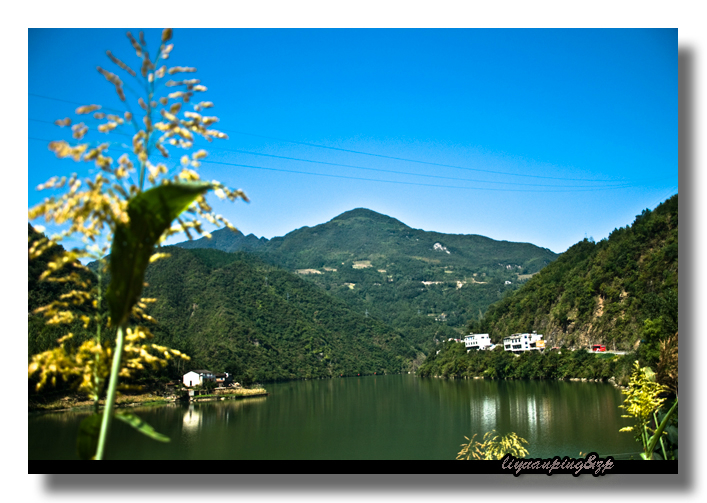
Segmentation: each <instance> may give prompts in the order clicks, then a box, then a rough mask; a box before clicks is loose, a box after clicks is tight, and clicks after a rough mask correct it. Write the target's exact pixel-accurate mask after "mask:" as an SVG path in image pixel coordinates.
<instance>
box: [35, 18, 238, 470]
mask: <svg viewBox="0 0 707 503" xmlns="http://www.w3.org/2000/svg"><path fill="white" fill-rule="evenodd" d="M127 36H128V39H129V40H130V43H131V45H132V47H133V49H134V50H135V53H136V55H137V57H138V59H139V60H140V67H139V70H138V71H135V70H133V69H132V68H131V67H130V66H129V65H128V64H126V63H124V62H123V61H122V60H120V59H118V58H117V57H116V56H115V55H114V54H113V53H111V52H110V51H107V55H108V58H109V59H110V61H111V62H112V63H113V64H115V65H116V66H117V67H118V68H119V70H120V71H122V73H124V74H127V75H128V76H129V77H130V78H132V79H133V80H134V81H135V82H137V89H139V90H140V91H139V92H136V91H135V90H134V89H133V87H131V86H129V85H128V84H126V83H125V82H124V81H123V80H122V79H121V78H120V76H119V75H117V74H115V73H112V72H110V71H108V70H105V69H103V68H102V67H98V68H97V69H98V71H99V73H101V75H103V76H104V77H105V78H106V80H107V81H108V82H109V83H111V84H112V85H113V86H114V87H115V91H116V93H117V94H118V97H119V99H120V100H121V102H122V103H123V104H124V106H125V111H124V112H122V113H118V114H115V113H106V112H105V111H104V110H103V108H102V107H101V106H100V105H94V104H91V105H86V106H81V107H79V108H77V109H76V115H78V116H90V118H91V119H90V120H89V119H88V118H87V119H85V122H86V123H85V122H84V121H83V120H82V121H79V122H77V123H74V122H73V121H72V119H71V118H69V117H67V118H64V119H61V120H58V121H56V122H55V124H56V125H57V126H60V127H70V128H71V136H72V140H71V142H69V141H66V140H60V141H53V142H51V143H49V149H50V150H51V151H53V152H54V153H55V154H56V156H57V157H59V158H69V159H72V160H74V161H76V162H91V163H93V164H94V165H95V171H96V173H95V175H94V176H93V177H92V178H87V179H84V180H81V179H79V177H78V176H77V175H76V174H73V175H71V176H70V177H61V178H59V177H54V178H51V179H50V180H48V181H47V182H46V183H44V184H42V185H40V186H39V187H38V189H39V190H49V189H52V190H54V191H59V192H62V191H63V193H61V195H59V196H50V197H48V198H46V199H45V200H44V201H43V202H41V203H40V204H38V205H36V206H34V207H33V208H31V209H30V210H29V219H30V220H34V219H38V218H44V220H45V221H46V222H47V223H51V224H53V225H54V226H56V227H57V228H59V229H62V230H61V231H60V232H58V233H57V234H54V235H52V236H51V237H46V236H42V237H40V238H39V239H35V240H33V241H32V242H31V243H30V246H29V258H30V259H33V258H37V257H39V256H41V255H43V254H45V253H47V254H48V255H50V254H52V253H55V252H56V250H57V247H56V246H55V245H56V244H58V243H59V242H61V241H64V240H67V239H69V238H74V239H75V238H77V237H80V238H81V241H82V243H83V244H82V245H81V246H77V247H74V248H72V249H70V250H66V251H63V252H61V253H59V254H55V255H52V256H51V259H50V260H49V261H48V263H47V268H46V270H45V271H44V272H43V273H42V275H41V277H40V279H41V280H43V281H54V282H62V283H68V284H71V285H72V286H73V288H74V289H73V290H72V291H70V292H68V293H66V294H63V295H61V296H60V297H59V298H58V299H57V300H55V301H53V302H52V303H50V304H49V305H47V306H44V307H41V308H39V309H37V311H36V312H38V313H42V314H43V315H44V316H45V318H46V323H49V324H62V323H74V322H75V321H76V320H79V321H81V322H82V323H83V328H84V329H88V327H89V326H90V325H91V326H93V325H95V331H96V333H95V336H94V337H93V338H92V339H91V340H86V341H84V342H83V343H81V344H80V345H78V346H77V345H76V344H74V345H69V344H67V343H68V342H69V341H71V340H72V338H73V336H74V334H73V333H69V334H67V335H66V336H64V337H62V338H61V339H59V341H58V344H59V345H58V347H56V348H54V349H52V350H49V351H45V352H44V353H41V354H38V355H35V356H33V357H32V359H31V361H30V364H29V368H28V374H29V376H30V377H32V376H36V379H37V389H41V388H43V387H44V386H46V385H48V384H56V382H57V378H61V379H63V380H65V381H68V382H73V383H74V385H75V386H76V389H77V390H78V391H79V392H82V393H85V394H86V395H88V396H89V397H91V398H92V399H93V401H94V407H95V409H94V413H93V414H92V415H91V416H89V417H88V418H87V419H85V420H84V421H83V422H82V424H81V426H80V428H79V436H78V441H77V448H78V452H79V455H80V456H81V457H82V458H85V459H102V458H103V456H104V451H105V444H106V439H107V437H108V431H109V426H110V421H111V419H112V418H113V417H115V418H117V419H120V420H122V421H124V422H126V423H128V424H130V425H131V426H133V427H135V428H136V429H138V430H139V431H140V432H141V433H143V434H145V435H148V436H149V437H151V438H154V439H156V440H161V441H166V440H168V439H167V437H165V436H164V435H161V434H159V433H157V432H155V431H154V429H152V428H151V427H150V426H149V425H147V424H146V423H145V422H144V421H142V420H140V419H139V418H137V417H136V416H135V415H134V414H126V413H114V411H113V409H114V403H115V399H116V393H117V389H118V382H119V378H124V379H129V378H130V377H133V376H134V375H135V373H136V372H139V371H141V370H143V369H145V368H148V367H150V368H155V369H156V368H160V367H164V366H165V365H166V364H167V362H168V361H169V360H170V359H173V358H182V359H188V356H186V355H184V354H182V353H180V352H179V351H177V350H174V349H169V348H166V347H163V346H159V345H156V344H151V343H149V342H148V341H149V339H151V338H152V334H151V333H150V331H149V329H148V328H147V326H146V324H147V323H150V322H154V320H153V319H152V318H151V317H150V316H149V315H148V314H147V313H146V312H145V310H146V308H147V304H148V303H150V302H154V299H142V298H141V297H140V296H141V293H142V289H143V286H144V275H145V270H146V269H147V266H148V265H149V263H150V262H152V261H154V260H157V259H159V258H163V257H165V256H168V254H165V253H154V251H155V246H158V245H159V244H160V243H162V242H163V241H164V240H165V239H166V238H167V237H168V236H170V235H172V234H175V233H178V232H184V233H185V234H186V235H187V237H188V238H189V239H191V238H192V231H193V232H195V233H196V234H197V235H206V236H209V234H208V233H207V232H205V231H204V229H203V227H202V225H203V222H202V220H206V221H208V222H210V223H212V224H215V225H224V226H226V227H228V228H230V229H233V230H235V228H234V227H233V225H231V223H230V222H228V220H227V219H225V218H224V217H223V216H221V215H217V214H215V213H214V212H213V209H212V207H211V206H210V205H209V203H208V202H207V200H206V198H205V196H206V194H207V193H208V192H209V191H213V192H214V193H215V194H216V195H217V196H218V197H219V198H221V199H228V200H230V201H235V200H237V199H242V200H244V201H247V200H248V199H247V197H246V195H245V194H244V193H243V192H242V191H241V190H233V189H230V188H228V187H226V186H224V185H223V184H221V183H219V182H217V181H209V182H205V181H202V180H201V179H200V176H199V174H198V173H197V169H198V168H199V167H200V164H201V160H203V159H204V157H206V155H207V153H206V151H205V150H197V151H196V152H193V153H191V154H187V153H185V154H183V155H182V156H181V158H180V160H179V163H178V165H177V166H173V167H172V168H171V169H170V167H168V165H167V164H165V162H167V161H163V162H154V160H153V158H154V157H155V156H156V155H159V156H161V157H162V158H163V159H165V160H166V159H169V158H170V151H172V150H174V149H180V150H182V151H185V152H188V151H189V150H191V149H193V148H194V141H195V138H196V137H201V138H203V139H205V140H206V141H208V142H211V141H212V140H213V139H214V138H217V139H219V138H227V136H226V135H225V134H224V133H222V132H220V131H217V130H215V129H212V128H211V126H212V125H213V124H214V123H215V122H217V121H218V118H216V117H213V116H206V115H203V112H204V111H205V110H207V109H210V108H212V107H213V103H211V102H209V101H196V100H194V98H195V97H196V96H198V93H202V92H204V91H206V90H207V89H206V87H205V86H203V85H202V84H201V83H200V81H199V80H198V79H195V78H179V80H173V77H174V78H175V79H177V76H180V75H183V74H193V73H194V72H196V68H192V67H183V66H173V67H169V68H168V67H167V65H166V64H164V63H165V62H166V60H167V59H168V58H169V55H170V53H171V51H172V49H173V47H174V45H173V44H172V43H169V42H170V40H171V39H172V30H171V29H165V30H163V32H162V37H161V41H160V45H159V48H158V50H157V51H156V53H155V56H154V58H151V57H150V53H149V51H148V46H147V43H146V40H145V37H144V35H143V33H142V32H140V34H139V39H136V38H135V37H133V35H132V34H131V33H130V32H128V33H127ZM165 80H166V81H165ZM125 90H127V91H128V93H129V94H130V95H131V96H130V98H128V96H126V92H125ZM188 108H190V110H189V109H188ZM92 130H94V131H93V132H92ZM127 131H132V132H131V134H128V136H132V142H131V145H129V146H127V151H125V150H126V146H124V145H121V144H120V143H115V142H111V141H97V140H96V139H93V140H90V138H91V137H92V136H95V133H97V136H100V135H103V134H106V135H108V134H110V133H120V134H126V132H127ZM121 150H122V151H123V153H122V154H121V155H120V156H119V157H118V158H117V160H116V159H114V158H113V157H111V153H112V152H113V151H116V152H120V151H121ZM37 227H38V228H39V230H43V229H42V228H40V227H39V226H37ZM108 253H110V258H109V259H106V258H105V257H106V256H107V254H108ZM86 258H88V259H94V260H97V261H98V264H99V265H98V270H97V278H98V281H97V284H92V282H91V279H90V278H89V276H88V275H86V274H82V273H81V272H82V269H83V270H85V269H86V267H85V266H83V265H81V263H80V262H79V260H80V259H86ZM106 276H109V278H110V280H109V283H108V286H107V289H106V290H105V295H104V292H103V285H102V281H103V278H104V277H106ZM103 300H105V301H106V306H104V305H102V303H103ZM77 307H82V309H81V311H80V312H79V313H78V314H77V312H76V308H77ZM106 308H107V309H106ZM131 323H132V324H135V323H136V324H137V325H136V326H134V327H130V326H129V325H130V324H131ZM106 329H108V330H110V331H111V335H112V334H113V333H115V341H114V342H113V341H112V340H111V339H112V337H110V338H105V337H104V336H102V334H101V332H102V331H105V330H106ZM104 339H106V340H104ZM76 346H77V347H76ZM123 386H125V385H123ZM104 392H105V406H104V408H103V411H102V412H101V411H99V400H100V399H101V398H102V397H103V394H104Z"/></svg>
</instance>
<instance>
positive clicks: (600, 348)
mask: <svg viewBox="0 0 707 503" xmlns="http://www.w3.org/2000/svg"><path fill="white" fill-rule="evenodd" d="M592 351H594V352H595V353H599V352H602V351H606V346H604V345H603V344H594V345H593V346H592Z"/></svg>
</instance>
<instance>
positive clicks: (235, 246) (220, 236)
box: [174, 229, 268, 253]
mask: <svg viewBox="0 0 707 503" xmlns="http://www.w3.org/2000/svg"><path fill="white" fill-rule="evenodd" d="M267 242H268V240H267V239H266V238H257V237H255V235H253V234H248V235H247V236H245V235H243V233H242V232H241V231H232V230H230V229H219V230H217V231H214V232H212V233H211V238H210V239H209V238H207V237H202V238H199V239H194V240H191V241H183V242H181V243H177V244H176V245H174V246H177V247H179V248H185V249H191V250H193V249H196V248H210V249H213V250H221V251H225V252H229V253H233V252H237V251H253V250H257V249H258V248H260V247H261V246H263V245H264V244H265V243H267Z"/></svg>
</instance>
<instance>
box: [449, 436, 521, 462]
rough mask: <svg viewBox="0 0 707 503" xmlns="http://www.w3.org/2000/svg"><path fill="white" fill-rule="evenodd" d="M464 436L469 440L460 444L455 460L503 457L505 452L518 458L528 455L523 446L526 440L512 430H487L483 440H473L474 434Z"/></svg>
mask: <svg viewBox="0 0 707 503" xmlns="http://www.w3.org/2000/svg"><path fill="white" fill-rule="evenodd" d="M464 438H466V439H467V440H468V441H469V442H468V443H466V444H461V447H462V450H461V451H459V453H458V454H457V458H456V459H457V460H472V459H475V460H493V459H503V457H504V456H505V455H506V454H510V455H512V456H514V457H516V458H519V459H520V458H524V457H525V456H527V455H528V450H527V449H526V448H525V447H524V446H525V445H527V444H528V441H527V440H526V439H524V438H523V437H519V436H518V435H516V434H515V433H514V432H511V433H508V434H506V435H499V434H497V433H496V430H491V431H487V432H486V434H484V439H483V442H479V441H477V440H475V439H476V434H474V436H473V437H471V439H469V437H466V436H465V437H464Z"/></svg>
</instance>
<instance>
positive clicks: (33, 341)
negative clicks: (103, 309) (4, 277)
mask: <svg viewBox="0 0 707 503" xmlns="http://www.w3.org/2000/svg"><path fill="white" fill-rule="evenodd" d="M27 235H28V238H29V241H28V247H29V246H31V245H32V243H33V242H34V241H35V240H37V239H39V238H41V237H42V234H40V233H39V232H37V231H36V230H34V228H33V227H32V225H29V224H28V234H27ZM63 251H64V248H63V247H62V246H61V245H56V246H54V247H53V248H51V249H50V250H47V251H46V252H45V253H44V254H42V255H41V256H40V257H38V258H36V259H33V260H29V261H28V263H27V313H28V318H27V323H28V327H27V332H28V333H27V335H28V338H27V350H28V351H27V355H28V356H32V355H35V354H38V353H41V352H42V351H47V350H48V349H51V348H53V347H55V346H56V341H57V339H59V338H61V337H63V336H65V335H66V334H67V333H69V332H72V333H73V334H74V338H73V339H72V340H70V341H69V342H67V344H68V345H69V346H72V345H80V344H81V343H82V342H83V341H84V340H86V339H87V338H88V337H90V335H87V331H86V329H84V328H83V323H82V322H81V321H79V320H77V321H74V322H73V323H72V324H70V325H47V324H46V318H45V316H44V315H43V314H41V313H35V310H36V309H37V308H40V307H43V306H46V305H48V304H50V303H51V302H53V301H55V300H58V299H59V298H60V297H61V295H64V294H66V293H68V292H70V291H71V290H72V289H73V286H72V285H71V284H69V283H56V282H51V281H40V280H39V277H40V276H41V274H42V273H43V272H44V271H45V270H46V268H47V264H48V263H49V262H50V261H51V260H52V259H53V258H55V257H56V256H57V255H59V254H61V253H62V252H63ZM71 267H72V266H71V265H67V266H65V268H66V269H67V270H68V269H70V268H71ZM79 274H80V275H81V276H82V277H83V279H88V280H89V281H91V282H92V283H94V284H95V282H96V277H95V276H94V275H93V274H92V273H91V272H89V271H85V270H81V271H80V272H79ZM85 309H86V308H85V307H83V306H82V307H78V308H74V309H73V311H74V312H75V314H77V315H80V314H82V313H84V310H85ZM84 314H85V313H84ZM91 328H93V327H91Z"/></svg>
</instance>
